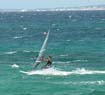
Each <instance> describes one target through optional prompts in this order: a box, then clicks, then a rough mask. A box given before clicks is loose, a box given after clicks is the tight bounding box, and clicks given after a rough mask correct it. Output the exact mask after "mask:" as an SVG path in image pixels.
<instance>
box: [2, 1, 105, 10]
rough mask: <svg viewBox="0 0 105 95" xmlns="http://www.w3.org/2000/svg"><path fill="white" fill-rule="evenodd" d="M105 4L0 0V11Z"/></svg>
mask: <svg viewBox="0 0 105 95" xmlns="http://www.w3.org/2000/svg"><path fill="white" fill-rule="evenodd" d="M100 4H105V0H0V9H23V8H24V9H33V8H55V7H75V6H87V5H100Z"/></svg>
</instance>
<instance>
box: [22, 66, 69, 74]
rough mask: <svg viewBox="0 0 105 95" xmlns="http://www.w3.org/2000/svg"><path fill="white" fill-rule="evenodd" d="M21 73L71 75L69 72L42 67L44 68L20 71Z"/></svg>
mask: <svg viewBox="0 0 105 95" xmlns="http://www.w3.org/2000/svg"><path fill="white" fill-rule="evenodd" d="M20 72H21V73H25V74H27V75H59V76H65V75H69V72H66V71H60V70H56V69H54V68H48V69H42V70H35V71H28V72H25V71H20Z"/></svg>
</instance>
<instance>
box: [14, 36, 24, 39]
mask: <svg viewBox="0 0 105 95" xmlns="http://www.w3.org/2000/svg"><path fill="white" fill-rule="evenodd" d="M13 38H14V39H20V38H22V36H15V37H13Z"/></svg>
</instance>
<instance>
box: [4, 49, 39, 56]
mask: <svg viewBox="0 0 105 95" xmlns="http://www.w3.org/2000/svg"><path fill="white" fill-rule="evenodd" d="M35 52H38V51H28V50H22V51H8V52H4V53H3V54H7V55H12V54H17V53H35Z"/></svg>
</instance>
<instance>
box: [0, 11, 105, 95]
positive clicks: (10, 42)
mask: <svg viewBox="0 0 105 95" xmlns="http://www.w3.org/2000/svg"><path fill="white" fill-rule="evenodd" d="M49 25H51V26H52V27H51V33H50V38H49V41H48V44H47V50H46V57H47V56H48V55H52V57H53V67H52V68H50V69H48V70H37V72H35V71H30V70H32V64H33V62H34V61H35V59H36V57H37V55H38V53H39V51H40V48H41V46H42V44H43V41H44V38H45V36H44V35H43V32H45V31H47V30H48V27H49ZM13 64H16V65H18V66H19V68H16V67H13ZM42 65H43V64H42ZM0 94H1V95H49V94H50V95H105V11H75V12H73V11H70V12H2V13H0Z"/></svg>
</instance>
